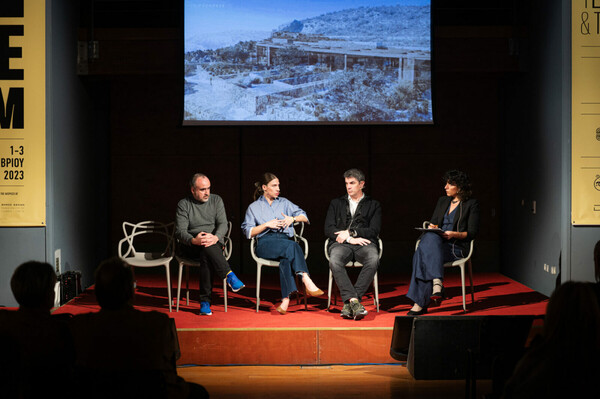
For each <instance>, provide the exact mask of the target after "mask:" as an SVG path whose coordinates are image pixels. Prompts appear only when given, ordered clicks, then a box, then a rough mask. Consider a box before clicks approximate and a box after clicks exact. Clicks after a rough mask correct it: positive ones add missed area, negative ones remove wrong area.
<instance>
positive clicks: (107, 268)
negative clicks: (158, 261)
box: [95, 257, 134, 310]
mask: <svg viewBox="0 0 600 399" xmlns="http://www.w3.org/2000/svg"><path fill="white" fill-rule="evenodd" d="M95 291H96V299H97V300H98V303H99V304H100V307H101V308H102V309H107V310H116V309H120V308H123V307H125V306H127V305H131V302H132V300H133V292H134V290H133V274H132V272H131V268H130V267H129V265H127V264H126V263H125V262H123V261H122V260H121V259H120V258H116V257H115V258H110V259H107V260H105V261H104V262H102V263H101V264H100V265H99V266H98V269H96V287H95Z"/></svg>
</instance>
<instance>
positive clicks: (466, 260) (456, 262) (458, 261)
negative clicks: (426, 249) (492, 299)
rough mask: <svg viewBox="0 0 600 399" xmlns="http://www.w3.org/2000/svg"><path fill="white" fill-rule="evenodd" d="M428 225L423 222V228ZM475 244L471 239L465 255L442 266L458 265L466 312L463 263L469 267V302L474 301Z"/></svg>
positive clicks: (417, 244) (417, 245)
mask: <svg viewBox="0 0 600 399" xmlns="http://www.w3.org/2000/svg"><path fill="white" fill-rule="evenodd" d="M427 226H429V222H428V221H425V222H423V228H427ZM419 242H421V240H420V239H419V240H417V243H416V244H415V251H416V250H417V248H419ZM474 245H475V240H471V244H470V245H469V253H468V254H467V256H466V257H464V258H460V259H456V260H454V261H451V262H445V263H444V267H460V282H461V286H462V303H463V311H464V312H465V313H466V312H467V301H466V298H465V291H466V289H465V264H466V265H467V266H468V267H469V283H470V284H471V303H475V290H474V289H473V264H472V263H471V255H473V248H474Z"/></svg>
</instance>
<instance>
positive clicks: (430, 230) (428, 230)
mask: <svg viewBox="0 0 600 399" xmlns="http://www.w3.org/2000/svg"><path fill="white" fill-rule="evenodd" d="M415 230H417V231H420V232H422V233H435V234H437V235H438V236H443V235H444V233H445V231H444V230H442V229H440V228H439V227H438V228H435V229H427V228H424V227H415Z"/></svg>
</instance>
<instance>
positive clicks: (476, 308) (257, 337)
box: [55, 270, 548, 365]
mask: <svg viewBox="0 0 600 399" xmlns="http://www.w3.org/2000/svg"><path fill="white" fill-rule="evenodd" d="M242 277H243V278H242V280H243V281H244V282H245V283H246V287H245V288H244V289H243V290H241V291H240V292H238V293H232V292H228V299H229V301H228V309H227V310H228V311H227V312H225V309H224V306H223V290H222V286H221V288H219V287H218V285H219V284H215V289H214V293H213V305H212V307H211V308H212V312H213V314H212V316H199V315H198V310H199V304H198V302H197V299H196V300H193V301H190V305H189V306H188V305H186V303H185V299H184V298H185V295H184V292H183V291H182V301H181V304H180V309H179V312H176V311H175V309H176V304H175V303H174V305H173V312H172V313H169V309H168V300H167V292H166V289H165V287H164V284H165V278H164V274H159V273H156V272H152V273H148V272H145V273H142V272H141V271H139V272H138V270H136V278H137V291H136V297H135V301H134V305H135V306H136V308H138V309H140V310H156V311H159V312H163V313H166V314H169V315H170V316H171V317H173V318H174V319H175V323H176V325H177V330H178V334H179V342H180V346H181V352H182V356H181V359H180V360H179V362H178V364H202V365H232V364H235V365H241V364H249V365H267V364H270V365H283V364H310V365H319V364H352V363H393V362H395V360H393V359H392V358H391V357H390V355H389V349H390V343H391V338H392V330H393V326H394V319H395V317H396V316H400V315H405V314H406V312H407V311H408V310H409V309H410V307H411V306H412V303H410V301H409V300H408V299H407V298H406V297H405V294H406V292H407V291H408V276H385V281H384V282H383V281H382V280H383V279H382V278H380V287H379V293H380V295H379V296H380V312H379V313H377V312H376V310H375V307H374V306H373V298H372V293H369V294H368V295H367V298H366V299H365V300H364V301H363V303H364V304H365V307H366V308H367V310H368V311H369V314H368V315H367V316H366V317H365V318H364V319H363V320H360V321H354V320H345V319H342V318H341V317H340V309H341V306H340V304H339V303H338V305H337V306H332V309H331V311H330V312H328V311H327V310H326V307H327V296H326V295H324V296H323V297H319V298H309V300H308V310H304V305H296V304H295V302H293V303H294V305H292V306H290V308H289V311H288V313H287V314H286V315H280V314H279V313H278V312H277V311H276V310H275V307H274V304H277V302H273V301H276V300H278V299H279V296H280V293H279V281H278V279H277V275H276V274H271V275H267V276H263V283H262V287H261V309H260V312H259V313H256V299H255V295H256V290H255V286H254V285H253V284H252V282H253V280H254V278H255V277H254V276H242ZM315 280H316V282H317V284H318V285H319V286H320V287H322V288H326V286H327V285H326V281H325V278H322V279H320V278H319V277H318V276H317V278H315ZM173 281H176V279H173ZM474 285H475V303H473V304H471V301H470V295H469V296H468V297H467V309H468V312H467V313H466V314H464V313H463V310H462V296H461V288H460V277H459V276H458V274H455V273H448V275H447V276H446V278H445V286H446V293H447V295H449V296H450V297H451V298H450V299H448V300H446V301H444V302H443V303H442V305H441V306H440V307H437V308H432V309H431V310H430V313H429V314H431V315H452V316H456V315H465V317H469V316H470V315H534V316H542V315H544V313H545V310H546V302H547V299H548V298H547V297H546V296H544V295H542V294H539V293H537V292H535V291H532V290H531V289H529V288H527V287H525V286H524V285H522V284H519V283H517V282H515V281H513V280H511V279H509V278H507V277H505V276H502V275H501V274H498V273H486V274H475V276H474ZM190 286H191V287H194V288H195V289H194V290H192V291H191V293H190V297H191V298H197V296H198V291H197V287H198V282H197V278H196V279H193V280H192V281H191V282H190ZM176 293H177V287H176V286H174V287H173V291H172V294H173V297H175V296H176ZM98 309H99V308H98V305H97V303H96V300H95V297H94V293H93V289H88V290H86V291H85V292H84V293H83V294H82V295H80V296H79V297H77V298H75V299H74V300H72V301H71V302H69V303H68V304H66V305H64V306H62V307H61V308H59V309H57V310H56V311H55V313H72V314H77V313H82V312H89V311H97V310H98ZM424 317H427V316H424Z"/></svg>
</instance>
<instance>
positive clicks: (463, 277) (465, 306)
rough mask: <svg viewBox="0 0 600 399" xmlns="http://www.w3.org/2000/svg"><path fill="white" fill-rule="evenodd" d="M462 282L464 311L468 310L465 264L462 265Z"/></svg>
mask: <svg viewBox="0 0 600 399" xmlns="http://www.w3.org/2000/svg"><path fill="white" fill-rule="evenodd" d="M460 282H461V286H462V302H463V311H464V312H465V313H466V312H467V301H466V300H465V264H464V263H463V264H462V265H460Z"/></svg>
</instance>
